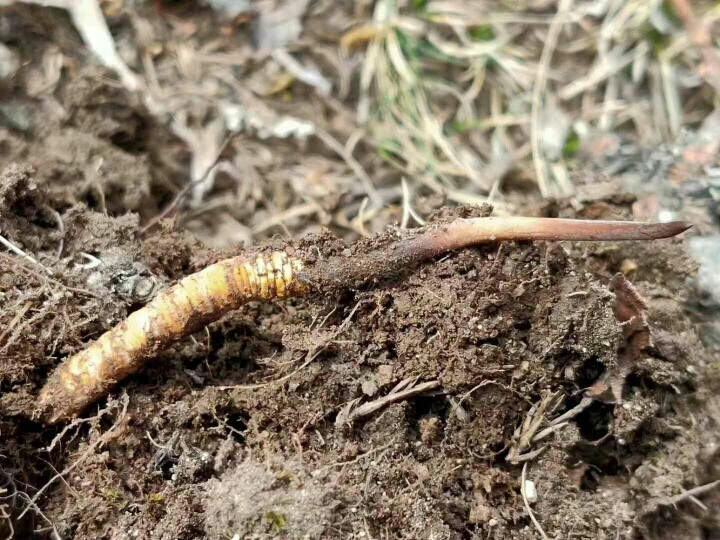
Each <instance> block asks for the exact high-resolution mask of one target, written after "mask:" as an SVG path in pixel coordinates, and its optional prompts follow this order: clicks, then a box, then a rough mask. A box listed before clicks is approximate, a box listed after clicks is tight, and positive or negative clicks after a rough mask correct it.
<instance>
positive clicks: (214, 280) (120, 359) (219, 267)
mask: <svg viewBox="0 0 720 540" xmlns="http://www.w3.org/2000/svg"><path fill="white" fill-rule="evenodd" d="M301 269H302V261H300V260H299V259H297V258H294V257H290V256H288V254H287V253H286V252H284V251H276V252H272V253H270V254H267V255H259V256H257V257H256V258H254V259H251V258H247V257H243V256H239V257H235V258H232V259H227V260H224V261H221V262H219V263H216V264H213V265H211V266H208V267H207V268H205V269H204V270H202V271H200V272H197V273H196V274H192V275H190V276H188V277H186V278H184V279H182V280H181V281H180V282H178V283H177V284H176V285H174V286H173V287H171V288H170V289H168V290H167V291H164V292H162V293H160V294H159V295H158V296H157V297H155V299H154V300H153V301H151V302H150V303H149V304H148V305H146V306H145V307H143V308H142V309H140V310H138V311H136V312H134V313H133V314H131V315H130V316H129V317H128V318H127V319H126V320H125V321H124V322H122V323H120V324H119V325H118V326H116V327H115V328H113V329H112V330H110V331H108V332H106V333H105V334H103V335H102V336H101V337H100V338H99V339H98V340H97V341H95V342H94V343H93V344H92V345H90V346H89V347H87V348H86V349H84V350H82V351H80V352H79V353H77V354H75V355H74V356H72V357H70V358H69V359H68V360H66V361H65V362H63V364H62V365H61V366H60V367H59V368H58V369H57V370H56V371H55V373H53V375H52V376H51V378H50V379H49V381H48V383H47V384H46V385H45V387H44V388H43V390H42V392H41V394H40V407H41V410H44V411H46V412H48V413H49V421H50V422H57V421H58V420H62V419H66V418H71V417H73V416H75V415H77V414H78V413H79V412H81V411H82V409H84V408H85V406H86V405H87V404H88V403H92V402H93V401H95V400H96V399H98V398H100V397H102V396H103V395H105V394H106V393H107V391H108V390H109V389H110V387H112V386H113V385H114V384H115V383H116V382H118V381H120V380H122V379H124V378H125V377H127V376H128V375H130V374H132V373H134V372H135V371H137V370H138V369H139V368H140V366H142V365H143V363H144V362H145V361H146V360H147V359H148V358H150V357H152V356H155V355H156V354H157V353H158V352H160V351H161V350H163V349H164V348H165V347H167V345H169V344H170V343H172V342H173V341H176V340H177V339H179V338H180V337H182V336H185V335H187V334H188V333H190V332H194V331H197V330H198V329H200V328H202V326H203V325H205V324H208V323H209V322H212V321H214V320H217V319H218V318H220V317H221V316H222V315H223V314H225V313H227V312H228V311H230V310H232V309H236V308H237V307H239V306H241V305H242V304H245V303H247V302H250V301H253V300H271V299H274V298H286V297H290V296H298V295H302V294H305V292H306V288H305V286H304V285H303V284H302V283H300V282H299V280H298V279H297V277H296V276H297V273H298V272H299V271H300V270H301Z"/></svg>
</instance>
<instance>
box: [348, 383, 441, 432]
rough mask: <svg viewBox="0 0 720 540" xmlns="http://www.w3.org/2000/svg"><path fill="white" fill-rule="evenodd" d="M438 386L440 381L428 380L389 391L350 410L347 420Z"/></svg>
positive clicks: (349, 420)
mask: <svg viewBox="0 0 720 540" xmlns="http://www.w3.org/2000/svg"><path fill="white" fill-rule="evenodd" d="M439 387H440V381H428V382H424V383H420V384H418V385H417V386H412V387H410V388H408V389H407V390H401V391H398V392H394V393H393V392H391V393H390V394H388V395H386V396H383V397H381V398H378V399H376V400H373V401H371V402H369V403H365V404H363V405H361V406H360V407H358V408H357V409H355V410H354V411H352V412H351V413H350V415H349V416H348V422H352V421H353V420H356V419H358V418H360V417H362V416H367V415H369V414H372V413H374V412H375V411H378V410H380V409H382V408H383V407H385V406H386V405H389V404H390V403H395V402H397V401H404V400H406V399H409V398H412V397H415V396H418V395H420V394H423V393H425V392H427V391H428V390H435V389H436V388H439Z"/></svg>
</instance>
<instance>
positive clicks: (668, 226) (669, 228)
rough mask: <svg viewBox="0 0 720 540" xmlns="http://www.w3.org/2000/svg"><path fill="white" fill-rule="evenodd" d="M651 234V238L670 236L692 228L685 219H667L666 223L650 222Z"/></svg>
mask: <svg viewBox="0 0 720 540" xmlns="http://www.w3.org/2000/svg"><path fill="white" fill-rule="evenodd" d="M648 225H649V226H652V230H651V234H652V237H653V238H670V237H672V236H677V235H678V234H681V233H684V232H685V231H687V230H688V229H690V228H692V226H693V225H692V223H688V222H687V221H668V222H667V223H651V224H648Z"/></svg>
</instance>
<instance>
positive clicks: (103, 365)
mask: <svg viewBox="0 0 720 540" xmlns="http://www.w3.org/2000/svg"><path fill="white" fill-rule="evenodd" d="M688 228H689V226H688V225H687V224H685V223H684V222H672V223H634V222H620V221H585V220H572V219H553V218H523V217H485V218H471V219H459V220H456V221H454V222H451V223H447V224H442V225H436V226H431V227H428V228H427V229H426V230H424V231H421V232H420V233H418V234H415V235H414V236H411V237H408V238H404V239H401V240H398V241H396V242H394V243H392V244H390V245H389V246H388V247H385V248H382V249H379V250H377V251H372V252H370V253H367V254H354V255H349V256H335V257H330V258H327V259H321V260H317V261H313V263H312V264H310V263H309V262H308V261H306V260H303V259H302V258H301V257H298V256H294V255H289V254H288V252H286V251H274V252H272V253H266V254H260V255H257V256H252V257H251V256H243V255H240V256H238V257H234V258H231V259H226V260H224V261H221V262H218V263H215V264H213V265H211V266H208V267H207V268H205V269H204V270H201V271H200V272H197V273H195V274H192V275H190V276H187V277H185V278H184V279H182V280H180V281H179V282H178V283H177V284H176V285H174V286H172V287H170V288H169V289H167V290H166V291H164V292H161V293H160V294H159V295H158V296H156V297H155V299H154V300H152V301H151V302H150V303H149V304H148V305H146V306H145V307H143V308H141V309H139V310H137V311H135V312H134V313H132V314H131V315H130V316H129V317H128V318H127V319H126V320H125V321H123V322H121V323H120V324H118V325H117V326H116V327H115V328H113V329H112V330H110V331H108V332H106V333H105V334H103V335H102V336H101V337H100V338H99V339H98V340H97V341H95V342H94V343H92V344H90V345H89V346H88V347H87V348H85V349H84V350H82V351H80V352H79V353H77V354H75V355H73V356H71V357H70V358H68V359H67V360H65V361H64V362H62V363H61V364H60V366H58V368H57V369H56V370H55V372H54V373H53V374H52V375H51V376H50V378H49V379H48V381H47V383H46V384H45V386H44V387H43V389H42V390H41V392H40V399H39V411H40V413H41V414H42V415H43V416H44V417H45V419H46V420H47V421H48V422H50V423H55V422H58V421H60V420H66V419H70V418H73V417H75V416H77V415H78V414H80V413H81V412H82V411H83V410H84V409H85V407H87V406H88V405H89V404H91V403H93V402H94V401H96V400H98V399H99V398H101V397H103V396H104V395H105V394H107V393H108V391H109V390H110V389H111V388H112V387H113V386H114V385H116V384H117V383H118V382H119V381H121V380H123V379H124V378H126V377H127V376H129V375H131V374H132V373H135V372H136V371H138V370H139V369H140V368H141V367H142V365H143V364H144V363H145V362H146V361H148V360H149V359H151V358H152V357H154V356H156V355H157V354H158V353H159V352H160V351H161V350H163V349H164V348H165V347H167V346H168V345H169V344H170V343H172V342H174V341H177V340H178V339H180V338H182V337H183V336H186V335H188V334H190V333H192V332H195V331H197V330H199V329H201V328H202V327H203V326H204V325H206V324H209V323H210V322H213V321H215V320H217V319H219V318H220V317H222V316H223V315H224V314H226V313H228V312H229V311H231V310H234V309H236V308H238V307H239V306H241V305H242V304H245V303H247V302H250V301H253V300H260V301H267V300H273V299H283V298H288V297H292V296H304V295H308V294H310V293H314V292H319V293H322V292H326V291H329V290H337V289H342V288H348V287H357V286H361V285H362V284H363V283H367V282H369V281H373V280H377V279H381V278H383V277H388V276H390V275H392V274H394V273H397V272H398V271H400V270H402V269H403V268H407V267H408V265H412V264H415V263H418V262H420V261H423V260H426V259H430V258H433V257H436V256H439V255H442V254H443V253H446V252H448V251H453V250H457V249H461V248H464V247H468V246H473V245H477V244H482V243H487V242H496V241H513V240H518V241H519V240H651V239H657V238H667V237H670V236H675V235H676V234H679V233H680V232H683V231H685V230H686V229H688Z"/></svg>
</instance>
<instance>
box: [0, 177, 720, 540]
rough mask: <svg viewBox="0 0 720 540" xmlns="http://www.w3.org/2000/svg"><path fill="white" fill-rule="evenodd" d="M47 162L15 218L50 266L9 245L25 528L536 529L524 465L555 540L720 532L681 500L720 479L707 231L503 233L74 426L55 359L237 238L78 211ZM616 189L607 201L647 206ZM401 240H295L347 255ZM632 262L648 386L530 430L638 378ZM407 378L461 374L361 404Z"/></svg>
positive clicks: (266, 329) (6, 307) (196, 343)
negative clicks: (627, 283) (694, 320)
mask: <svg viewBox="0 0 720 540" xmlns="http://www.w3.org/2000/svg"><path fill="white" fill-rule="evenodd" d="M38 170H39V169H33V168H32V167H30V166H28V165H24V164H17V165H9V166H8V167H6V169H5V171H4V172H3V173H2V182H1V183H0V184H1V185H2V186H3V187H2V191H0V204H1V205H2V208H1V213H0V215H1V216H2V217H1V218H0V231H2V234H3V235H4V236H5V237H6V238H8V239H11V240H12V241H14V242H15V243H16V245H17V246H18V247H20V248H21V249H23V250H24V251H25V252H26V253H27V254H28V255H29V256H31V257H33V258H34V259H35V262H32V261H30V260H28V259H26V258H23V257H20V256H16V255H10V254H3V255H2V257H1V258H0V264H2V269H3V273H2V283H1V284H0V287H1V289H0V294H2V301H3V307H2V310H1V311H0V318H1V319H0V320H1V321H2V325H1V327H2V329H3V331H2V339H0V343H1V344H2V347H1V348H0V354H2V358H0V366H1V369H2V371H1V375H0V380H1V383H0V384H1V385H2V397H0V407H1V408H0V411H1V412H0V415H1V416H0V430H1V432H2V435H3V437H2V442H1V443H0V445H1V447H0V454H1V455H2V470H3V477H4V478H5V481H4V486H6V487H5V489H6V490H7V491H6V495H3V499H2V501H3V502H4V507H5V508H6V510H5V511H6V512H7V513H8V514H9V515H11V516H12V517H11V518H10V519H11V523H12V524H13V527H14V528H15V533H16V534H18V535H23V534H25V535H27V534H30V533H29V531H31V530H37V529H42V530H45V531H46V532H47V531H52V530H53V529H52V528H54V530H56V531H57V534H59V535H60V537H61V538H76V539H84V538H118V539H119V538H167V539H170V538H173V539H177V538H188V539H189V538H232V537H234V536H235V535H239V537H240V538H273V537H286V538H347V537H358V538H360V537H366V538H370V537H372V538H379V537H382V538H474V537H479V538H507V537H514V538H536V537H537V535H538V533H537V531H536V529H535V528H534V526H533V525H532V523H531V521H530V518H529V514H528V511H527V506H526V505H525V504H524V502H523V497H522V495H521V489H520V487H521V486H520V476H521V471H522V468H523V465H525V466H526V476H527V479H528V480H530V481H531V482H532V483H533V484H534V487H535V490H536V492H537V494H536V496H532V497H531V498H532V502H531V503H529V504H530V507H531V508H532V511H533V512H534V514H535V516H536V517H537V519H538V521H539V523H540V524H541V526H542V527H543V529H544V530H545V531H546V533H547V534H548V535H549V536H550V537H562V538H565V537H572V536H574V537H579V538H618V537H622V538H632V537H649V538H677V537H678V536H677V535H679V534H680V531H682V534H683V537H685V538H709V537H712V535H713V534H716V532H717V530H718V529H717V523H713V522H712V520H708V519H707V516H708V515H710V514H709V513H705V512H702V510H701V508H700V507H699V506H698V505H697V504H696V503H695V502H693V499H692V498H689V497H688V498H686V499H684V500H681V501H679V502H675V503H673V501H674V499H673V498H674V497H675V498H677V496H678V495H679V494H682V493H683V489H687V488H692V487H694V486H698V485H702V484H704V483H706V482H709V481H711V480H713V479H716V478H717V475H718V472H720V471H719V469H720V460H719V459H718V457H719V456H718V450H717V448H718V444H717V443H718V441H717V439H718V433H719V432H718V430H717V422H718V418H719V416H718V415H720V407H719V403H718V398H717V389H718V388H719V380H718V368H717V363H716V362H715V363H713V362H711V361H710V360H711V359H710V357H709V356H708V354H707V353H706V352H705V351H704V349H703V348H702V346H701V344H700V342H699V340H698V338H697V336H696V334H695V332H694V330H693V325H692V324H691V322H690V321H689V319H688V317H687V315H686V313H685V309H684V305H685V303H686V301H687V300H688V294H690V293H689V289H688V288H687V285H686V281H687V280H688V279H689V278H690V277H691V276H692V274H693V271H694V265H693V264H692V262H691V261H690V259H689V258H688V257H687V256H686V255H685V252H684V247H683V244H682V241H681V240H670V241H663V242H656V243H653V244H647V245H642V244H638V243H633V244H600V243H592V244H576V245H572V244H567V245H565V244H563V245H558V244H543V243H538V244H529V243H528V244H514V243H507V244H501V245H488V246H486V247H482V248H474V249H467V250H463V251H461V252H458V253H454V254H451V255H449V256H447V257H443V258H442V259H440V260H437V261H434V262H432V263H430V264H425V265H420V266H418V267H414V268H406V269H403V271H402V272H401V273H400V275H399V276H396V277H394V278H392V279H389V280H386V281H378V282H376V283H374V284H372V285H371V286H366V287H364V288H362V289H360V290H346V291H341V292H337V291H335V292H333V293H332V294H329V295H327V296H325V297H319V298H315V299H310V300H294V301H291V302H288V303H286V304H252V305H249V306H246V307H244V308H243V309H241V310H239V311H237V312H235V313H232V314H231V315H228V316H227V317H225V318H224V319H223V320H221V321H219V322H217V323H214V324H211V325H210V326H208V327H207V328H206V329H205V331H204V332H200V333H198V334H196V335H195V336H193V337H192V338H191V339H188V340H185V341H184V342H182V343H180V344H178V345H176V346H174V347H172V348H171V349H170V350H167V351H165V352H164V353H162V354H161V355H160V356H159V357H158V359H157V361H156V362H154V363H153V365H152V366H151V367H150V368H148V369H146V370H144V371H143V372H142V373H140V374H138V375H137V376H135V377H133V378H132V379H131V380H130V381H129V382H127V383H126V384H124V385H123V386H122V387H121V389H120V390H119V391H118V392H117V393H115V394H114V395H113V396H112V397H111V398H109V399H108V400H107V401H106V402H104V403H102V404H100V405H99V406H97V407H96V408H95V409H94V411H90V413H89V416H88V418H85V419H82V420H80V421H77V422H74V423H72V424H70V426H69V427H65V428H63V427H62V426H60V427H58V428H52V429H48V428H46V427H45V426H43V425H42V424H41V423H38V422H37V421H36V420H34V418H33V410H34V409H33V407H34V396H35V395H36V393H37V391H38V388H39V386H40V385H41V384H42V383H43V381H44V380H45V378H46V377H47V374H48V372H49V370H50V369H51V368H52V366H53V365H55V364H57V363H58V362H59V361H60V360H61V359H62V358H64V357H65V356H67V355H68V354H70V353H72V352H74V351H77V350H79V349H80V348H81V347H82V346H83V343H85V342H86V341H88V340H90V339H92V338H93V337H96V336H97V335H99V334H100V333H101V332H103V331H105V330H107V329H109V328H110V327H112V326H113V325H114V324H116V323H117V322H119V321H120V320H121V319H122V318H124V317H125V316H126V315H127V314H128V313H129V312H130V311H131V310H132V309H135V308H136V307H138V306H139V305H142V303H144V302H145V301H147V297H148V296H151V295H152V294H153V291H156V290H159V288H161V287H163V286H166V284H168V283H170V282H172V281H174V280H177V279H178V278H180V277H181V276H183V275H186V274H187V273H190V272H193V271H196V270H198V269H199V268H201V267H203V266H204V265H206V264H208V263H210V262H212V261H213V260H216V259H217V258H219V257H221V256H225V255H227V254H228V253H223V254H220V253H215V252H212V251H210V250H207V249H203V248H202V247H201V246H199V245H198V244H197V242H196V241H194V240H192V238H191V237H189V236H188V235H184V234H181V233H177V232H173V231H171V230H170V229H169V228H168V226H164V227H161V228H160V230H158V231H157V232H155V233H153V234H152V235H151V236H149V237H147V238H145V239H144V240H141V239H140V238H139V234H138V225H139V221H138V218H137V217H135V216H134V215H132V214H126V215H125V216H123V217H119V218H114V217H110V216H108V215H104V214H103V213H101V212H98V211H95V210H91V209H88V208H87V207H86V206H84V205H83V204H82V203H77V204H75V205H73V206H71V207H69V208H63V207H62V206H59V207H58V205H57V198H55V197H54V196H53V194H52V193H51V192H50V191H49V190H48V189H47V187H46V184H45V182H44V181H43V180H41V178H42V176H41V174H40V173H39V172H37V171H38ZM68 196H70V195H68ZM73 196H77V195H73ZM116 196H117V199H114V200H113V201H112V204H113V205H120V206H122V205H123V204H129V203H128V199H127V198H125V197H124V195H122V194H120V193H118V194H117V195H116ZM603 204H604V205H605V206H604V208H606V212H603V213H602V215H598V213H597V211H596V210H594V211H593V212H594V214H593V217H603V218H608V217H626V216H627V215H628V213H629V211H630V210H629V203H628V204H624V205H623V204H609V203H603ZM127 210H131V208H127ZM468 212H469V213H468ZM487 212H488V209H487V208H478V209H476V210H472V209H470V210H468V209H458V210H455V211H453V212H449V211H448V210H444V211H443V212H441V213H439V214H438V219H443V220H445V219H448V218H449V217H451V216H453V215H484V214H486V213H487ZM539 213H553V214H555V215H563V216H567V215H576V214H577V212H575V211H573V210H571V209H570V208H569V207H567V208H566V207H563V206H562V205H560V206H555V207H554V208H549V207H548V208H544V209H539ZM582 214H583V212H580V215H582ZM61 223H62V225H61ZM398 234H399V233H398V232H396V231H393V230H391V231H389V232H388V233H386V234H384V235H381V236H379V237H374V238H372V239H368V240H364V241H362V242H360V243H356V244H354V245H348V244H346V243H345V242H343V241H342V240H340V239H338V238H337V237H335V236H333V235H331V234H330V233H327V234H324V235H320V236H311V237H306V238H304V239H302V240H299V241H297V242H296V243H295V246H296V249H302V250H303V251H305V252H308V251H309V250H310V249H311V248H312V249H313V250H314V251H315V253H316V256H317V259H318V261H322V259H323V258H327V257H330V256H332V255H335V254H340V253H344V254H345V255H347V254H348V251H347V250H350V252H367V251H370V250H372V249H373V248H374V247H377V246H378V245H383V244H386V243H387V242H388V241H390V240H391V239H394V238H396V237H397V235H398ZM275 242H276V243H277V241H275ZM627 261H632V262H633V263H634V266H633V268H635V267H636V269H635V271H634V273H633V275H632V281H633V282H634V284H635V286H636V288H637V289H638V291H639V292H640V294H641V295H642V296H643V298H645V300H646V301H647V303H648V306H649V309H648V311H647V316H648V318H649V324H650V328H651V332H652V336H653V344H652V346H651V347H648V348H646V349H644V350H643V351H642V353H641V354H640V356H639V357H638V358H637V359H636V362H635V364H634V365H633V366H632V370H631V371H632V372H631V374H630V376H629V377H628V378H627V380H626V381H625V383H624V396H623V400H622V403H606V402H604V401H603V400H596V401H593V402H592V403H591V404H590V405H589V406H587V407H586V408H585V409H584V410H583V411H582V412H581V413H580V414H577V415H576V416H574V417H573V418H571V419H570V420H569V421H568V422H567V423H565V424H563V425H562V426H561V427H560V428H557V429H556V430H555V431H554V432H553V433H551V434H548V435H547V436H546V437H544V438H543V439H542V440H540V441H538V442H533V443H531V444H529V445H528V444H525V446H524V447H523V435H525V434H526V433H525V432H524V431H523V429H522V426H523V425H524V423H527V422H528V420H532V415H533V414H535V415H536V417H537V414H538V404H539V403H541V402H543V401H544V400H548V399H551V396H554V398H553V399H552V401H553V405H551V406H550V407H549V408H547V409H545V411H546V412H545V414H546V419H545V420H544V421H543V423H542V424H541V427H540V429H545V428H546V427H547V426H548V425H549V424H550V422H551V421H552V420H553V419H554V418H556V417H558V416H560V415H562V414H564V413H566V412H567V411H570V410H571V409H573V408H574V407H576V406H577V405H578V404H580V402H581V398H582V396H583V390H584V389H586V388H588V387H589V386H591V385H592V384H593V383H595V382H596V381H598V380H599V379H601V378H602V377H603V374H605V375H606V376H612V375H613V373H614V370H615V368H616V364H617V359H618V351H620V350H621V349H622V347H623V344H624V339H623V333H622V329H621V327H620V325H619V323H618V321H617V319H616V318H615V314H614V310H613V309H614V306H615V302H616V300H615V296H614V294H613V293H612V292H611V291H610V290H609V288H608V286H607V283H608V279H609V277H610V276H612V275H613V274H614V273H616V272H617V271H618V270H620V269H621V268H622V267H623V265H625V267H626V268H627V267H628V265H629V263H628V262H627ZM139 284H142V285H143V286H139ZM401 381H405V385H406V386H407V385H412V384H416V383H417V384H420V383H423V382H427V381H437V382H438V384H437V387H436V388H434V389H433V390H431V391H429V392H427V393H422V394H419V395H416V396H413V397H411V398H410V399H406V400H401V401H397V402H392V403H389V404H387V405H386V406H384V407H381V408H378V409H377V410H376V411H374V412H371V413H369V414H362V415H358V414H356V413H355V411H356V410H358V407H359V406H360V404H361V403H364V402H371V401H373V400H376V399H379V398H382V397H384V396H387V395H388V394H390V393H392V391H393V388H394V387H395V386H396V385H397V384H398V383H400V382H401ZM525 442H526V443H527V441H525ZM541 449H542V450H541ZM536 450H540V451H539V453H538V452H534V451H536ZM528 453H531V454H528ZM518 455H520V456H522V457H521V461H516V462H514V461H513V459H512V456H518ZM528 455H530V457H529V458H528ZM509 458H510V460H509ZM59 472H61V473H62V474H61V475H58V473H59ZM43 486H45V487H44V489H42V490H41V491H39V490H40V489H41V488H43ZM719 503H720V500H718V499H717V495H713V494H712V493H710V494H707V495H706V496H704V497H703V499H702V504H703V505H705V506H708V507H714V508H717V507H718V506H717V505H718V504H719ZM713 505H714V506H713ZM28 508H30V510H27V509H28ZM26 510H27V511H26ZM23 512H25V514H24V515H23V517H22V518H20V516H21V515H22V514H23ZM40 512H42V514H41V513H40ZM698 516H705V519H704V520H703V519H699V518H698ZM3 523H4V525H3V526H4V527H6V528H7V526H8V525H9V522H8V521H7V520H5V521H4V522H3ZM21 531H24V532H21ZM48 534H49V533H48ZM53 534H54V532H53ZM20 537H22V536H20Z"/></svg>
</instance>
